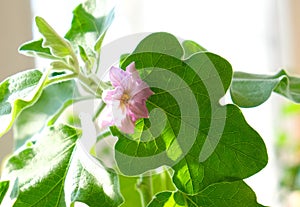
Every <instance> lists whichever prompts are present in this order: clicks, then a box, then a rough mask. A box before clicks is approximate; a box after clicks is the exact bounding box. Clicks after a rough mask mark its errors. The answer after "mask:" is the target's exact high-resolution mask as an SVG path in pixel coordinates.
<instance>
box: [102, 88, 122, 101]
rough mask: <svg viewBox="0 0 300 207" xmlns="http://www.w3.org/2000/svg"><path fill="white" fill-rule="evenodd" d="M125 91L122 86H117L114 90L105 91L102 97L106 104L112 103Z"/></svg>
mask: <svg viewBox="0 0 300 207" xmlns="http://www.w3.org/2000/svg"><path fill="white" fill-rule="evenodd" d="M123 93H124V90H123V88H122V87H116V88H115V89H114V90H106V91H103V94H102V99H103V101H104V102H105V103H106V104H111V103H112V101H114V100H120V99H121V97H122V95H123Z"/></svg>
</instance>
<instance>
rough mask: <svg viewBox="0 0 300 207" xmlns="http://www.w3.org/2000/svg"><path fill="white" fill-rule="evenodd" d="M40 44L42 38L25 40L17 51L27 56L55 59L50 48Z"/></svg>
mask: <svg viewBox="0 0 300 207" xmlns="http://www.w3.org/2000/svg"><path fill="white" fill-rule="evenodd" d="M42 44H43V39H40V40H37V41H30V42H26V43H24V44H23V45H21V46H20V47H19V52H20V53H22V54H24V55H27V56H33V57H35V56H39V57H42V58H48V59H57V58H56V57H54V56H53V55H52V54H51V51H50V49H49V48H45V47H43V46H42Z"/></svg>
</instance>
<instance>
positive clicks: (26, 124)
mask: <svg viewBox="0 0 300 207" xmlns="http://www.w3.org/2000/svg"><path fill="white" fill-rule="evenodd" d="M75 91H76V87H75V83H74V81H67V82H62V83H57V84H53V85H50V86H48V87H47V88H46V89H44V91H43V92H42V94H41V97H40V98H39V100H38V101H37V102H36V103H35V104H33V105H32V106H31V107H29V108H26V109H25V110H24V111H22V113H21V114H20V116H19V117H18V118H17V120H16V122H15V125H14V140H15V143H14V144H15V148H16V149H17V148H19V147H20V146H22V145H23V144H25V142H26V141H27V140H28V139H29V138H31V137H32V136H33V135H34V134H36V133H38V132H39V131H40V130H42V129H43V128H44V127H45V126H46V125H47V121H48V120H49V118H51V117H52V116H53V115H54V114H55V113H56V112H57V111H58V110H59V109H60V108H61V107H62V106H63V104H64V103H66V102H67V101H68V100H70V99H72V98H74V97H75Z"/></svg>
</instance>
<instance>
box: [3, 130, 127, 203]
mask: <svg viewBox="0 0 300 207" xmlns="http://www.w3.org/2000/svg"><path fill="white" fill-rule="evenodd" d="M80 133H81V132H80V131H78V130H76V129H74V128H71V127H69V126H65V125H60V126H56V127H54V126H53V127H50V128H48V129H45V130H44V131H43V132H42V133H40V134H39V135H38V137H37V138H36V141H34V142H31V143H30V144H29V143H27V145H26V146H24V148H21V149H20V150H19V151H18V152H16V153H15V154H14V155H12V156H11V157H10V158H9V159H8V160H7V161H6V164H5V168H4V172H3V175H2V179H6V178H14V177H15V178H18V180H19V190H20V191H19V196H18V197H17V199H16V202H15V204H14V206H15V207H17V206H20V207H26V206H28V207H29V206H30V207H33V206H36V207H40V206H45V207H47V206H49V207H54V206H57V207H63V206H69V205H70V204H72V203H74V202H76V201H80V202H83V203H86V204H88V205H89V206H91V207H93V206H94V207H97V206H100V205H103V206H118V205H119V204H121V202H122V198H121V196H120V195H119V192H118V190H117V188H118V179H117V175H116V174H115V173H114V172H113V171H112V170H109V169H106V168H104V167H103V166H102V165H101V164H100V162H98V161H97V160H95V159H94V158H93V157H91V156H90V155H89V154H88V153H87V152H86V150H85V149H84V148H83V147H82V144H81V141H80V139H79V135H80Z"/></svg>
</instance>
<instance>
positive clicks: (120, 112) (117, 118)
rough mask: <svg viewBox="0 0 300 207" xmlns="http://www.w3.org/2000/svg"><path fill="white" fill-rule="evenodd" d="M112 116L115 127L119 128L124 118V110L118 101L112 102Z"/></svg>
mask: <svg viewBox="0 0 300 207" xmlns="http://www.w3.org/2000/svg"><path fill="white" fill-rule="evenodd" d="M111 106H112V116H113V121H114V123H115V125H116V126H120V125H121V122H122V120H123V119H125V118H126V114H127V113H126V108H125V106H122V105H121V103H120V101H113V102H112V105H111Z"/></svg>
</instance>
